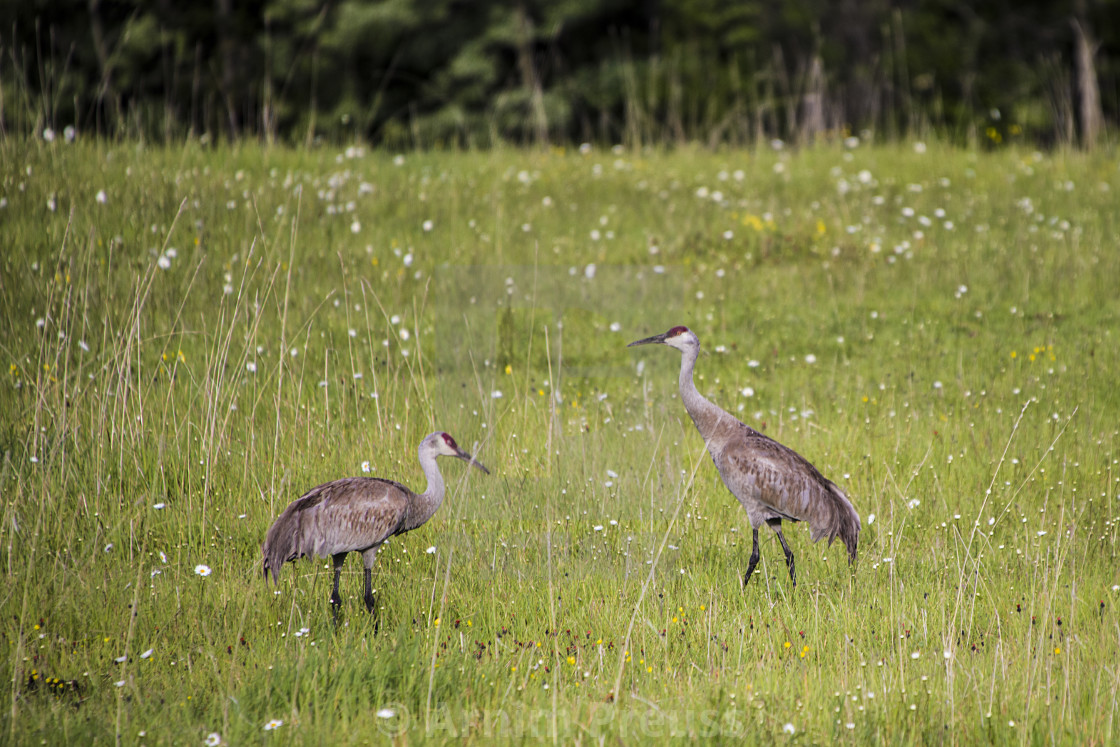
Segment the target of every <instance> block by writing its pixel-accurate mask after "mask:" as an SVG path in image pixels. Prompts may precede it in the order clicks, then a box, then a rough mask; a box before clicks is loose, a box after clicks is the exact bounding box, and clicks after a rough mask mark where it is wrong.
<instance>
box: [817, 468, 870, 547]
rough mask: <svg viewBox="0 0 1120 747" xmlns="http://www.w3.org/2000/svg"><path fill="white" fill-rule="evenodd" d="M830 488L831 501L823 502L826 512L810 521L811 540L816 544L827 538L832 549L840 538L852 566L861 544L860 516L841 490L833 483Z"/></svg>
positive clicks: (821, 512) (819, 513)
mask: <svg viewBox="0 0 1120 747" xmlns="http://www.w3.org/2000/svg"><path fill="white" fill-rule="evenodd" d="M829 488H830V492H829V494H828V497H829V498H830V499H831V500H826V501H824V502H822V508H823V509H824V510H820V511H818V512H816V513H817V515H816V516H814V517H813V518H812V519H811V520H810V523H809V529H810V533H809V538H810V539H812V540H813V542H816V541H817V540H820V539H824V538H825V537H827V538H828V546H829V547H831V546H832V543H833V542H834V541H835V540H836V538H837V537H839V538H840V541H841V542H843V543H844V546H845V547H846V548H848V563H849V564H851V563H854V562H855V559H856V546H857V545H858V544H859V530H860V526H861V525H860V522H859V514H857V513H856V509H855V507H853V506H852V502H851V501H849V500H848V496H846V495H844V492H843V491H842V490H840V488H838V487H836V486H835V485H833V484H832V483H829Z"/></svg>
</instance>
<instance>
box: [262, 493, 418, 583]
mask: <svg viewBox="0 0 1120 747" xmlns="http://www.w3.org/2000/svg"><path fill="white" fill-rule="evenodd" d="M410 495H411V493H410V491H409V490H408V488H406V487H405V486H403V485H401V484H400V483H396V482H393V481H391V480H381V479H377V478H370V477H352V478H347V479H343V480H335V481H334V482H328V483H326V484H323V485H319V486H318V487H315V488H312V489H311V490H310V491H308V492H307V493H305V494H304V495H303V496H301V497H300V498H298V499H296V500H295V501H292V503H291V504H290V505H289V506H288V507H287V508H286V509H284V512H283V513H281V514H280V516H279V517H277V519H276V521H275V522H273V524H272V526H271V527H270V528H269V530H268V534H267V535H266V536H265V540H264V545H262V547H261V553H262V555H263V559H264V563H263V569H264V574H265V577H266V578H267V577H268V575H269V573H270V572H271V574H272V580H273V581H274V582H276V581H278V579H279V574H280V567H281V566H282V565H283V564H284V563H286V562H288V561H289V560H296V559H298V558H301V557H303V556H305V555H317V556H319V557H327V556H329V555H336V554H338V553H345V552H354V551H356V552H361V551H363V550H368V549H369V548H371V547H375V546H377V545H380V544H381V543H382V542H384V541H385V540H386V539H388V538H389V537H391V536H392V535H393V534H395V533H396V532H397V530H398V529H399V528H400V526H401V524H402V523H403V521H404V516H405V513H406V512H407V510H408V506H409V500H410Z"/></svg>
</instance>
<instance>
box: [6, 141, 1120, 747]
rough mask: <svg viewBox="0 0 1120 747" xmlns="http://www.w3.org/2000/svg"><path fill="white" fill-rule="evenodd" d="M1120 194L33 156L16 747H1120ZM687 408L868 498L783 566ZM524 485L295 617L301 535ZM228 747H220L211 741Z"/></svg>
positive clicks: (10, 295) (9, 465) (603, 170)
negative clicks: (716, 742) (342, 499)
mask: <svg viewBox="0 0 1120 747" xmlns="http://www.w3.org/2000/svg"><path fill="white" fill-rule="evenodd" d="M1118 191H1120V171H1118V162H1117V159H1116V156H1115V154H1108V155H1103V156H1102V155H1100V154H1095V155H1093V156H1084V155H1080V154H1074V153H1065V152H1059V153H1052V154H1040V153H1032V152H1030V151H1022V150H1002V151H997V152H988V153H977V152H970V151H962V150H956V149H951V148H948V147H945V146H940V145H937V144H933V143H931V144H929V145H928V147H926V146H923V147H914V146H913V144H908V145H900V146H882V147H862V146H861V147H856V148H840V147H821V148H818V149H811V150H805V151H800V152H790V151H787V150H782V151H772V150H760V151H757V152H747V151H732V152H722V153H712V152H708V151H702V150H679V151H676V152H672V153H662V152H641V153H635V152H629V151H622V150H617V149H616V150H615V151H613V152H610V151H592V152H590V153H577V152H570V151H569V152H566V151H563V150H560V149H554V150H551V151H549V152H533V153H530V152H520V151H508V150H499V151H495V152H489V153H473V154H468V153H426V154H421V153H417V154H405V155H403V156H401V155H394V154H391V153H384V152H378V151H366V150H364V149H362V148H359V147H354V148H348V149H345V150H335V149H329V148H323V149H318V150H287V149H282V148H266V147H263V146H258V145H253V144H240V145H236V146H221V147H211V148H206V147H201V146H199V145H196V144H187V145H182V146H177V147H169V148H153V147H148V146H144V145H141V144H137V143H114V144H109V143H103V142H92V141H83V140H81V139H79V140H78V142H76V143H73V144H67V143H63V142H53V143H46V142H42V141H17V140H14V139H7V140H3V141H0V205H2V207H0V243H2V245H3V247H4V251H3V253H2V259H0V291H2V292H0V310H2V315H0V355H2V356H3V364H4V367H5V368H7V369H8V370H7V372H6V373H4V374H3V375H4V377H5V379H4V381H3V382H2V383H0V449H2V451H3V457H4V458H3V464H2V466H0V494H2V495H3V504H2V506H0V572H2V573H3V575H4V577H5V584H4V585H3V590H2V591H0V630H2V632H3V636H4V643H5V646H6V650H5V652H4V656H3V658H2V660H0V661H2V664H0V667H2V670H3V673H4V676H3V681H4V682H5V683H7V688H8V697H7V701H8V703H7V707H6V709H5V711H6V714H7V718H6V719H5V720H4V721H3V728H4V730H5V731H6V734H5V740H6V741H8V742H11V743H33V742H39V741H42V740H45V741H46V742H48V743H60V742H62V741H66V742H69V741H79V742H94V741H107V740H114V739H120V740H122V741H124V742H127V743H140V742H143V743H153V744H155V743H171V742H175V743H191V742H203V741H204V740H206V739H207V738H208V735H210V734H211V733H214V732H216V733H217V734H218V735H219V738H220V739H221V740H222V741H223V742H225V743H229V744H244V743H254V742H261V741H268V740H271V739H277V738H279V739H282V740H284V741H293V742H316V743H318V742H328V743H332V744H336V743H337V744H350V743H365V742H368V741H371V740H375V739H381V738H382V735H385V736H388V737H396V738H399V739H400V740H401V741H405V740H407V741H408V742H410V743H411V742H428V741H433V742H434V741H448V740H449V739H451V738H455V737H461V738H466V739H467V740H469V741H474V742H476V743H481V742H489V741H491V740H493V739H503V740H506V741H525V740H532V739H542V740H543V739H550V740H564V741H565V742H569V741H577V740H578V741H587V742H590V741H595V742H598V741H601V740H603V739H606V740H609V741H613V740H615V739H620V740H622V741H624V742H629V741H639V740H644V739H647V738H668V737H674V738H680V739H682V740H683V739H693V738H697V737H727V738H732V737H738V736H749V737H751V738H752V739H757V740H759V741H764V742H770V741H787V740H788V741H809V742H822V741H831V740H839V741H842V742H862V743H866V742H869V741H872V740H876V741H882V742H883V743H890V744H896V743H907V742H908V743H924V742H938V743H944V742H951V743H952V742H961V743H976V742H981V741H983V742H992V743H997V744H1007V743H1023V742H1043V741H1046V742H1060V743H1088V742H1096V743H1100V742H1111V741H1114V740H1115V739H1116V734H1117V725H1116V723H1115V718H1116V716H1117V702H1118V700H1117V692H1118V689H1120V665H1118V663H1117V662H1118V661H1120V620H1118V617H1117V605H1118V602H1120V586H1118V584H1120V574H1118V572H1117V558H1116V552H1117V524H1118V522H1120V510H1118V502H1120V469H1118V466H1117V465H1118V464H1120V453H1118V440H1117V430H1118V429H1117V422H1118V421H1120V395H1118V394H1117V391H1118V390H1117V386H1116V375H1115V372H1116V371H1117V370H1118V368H1120V352H1118V345H1117V343H1118V340H1117V334H1118V330H1120V325H1118V321H1120V319H1118V317H1120V301H1118V300H1117V292H1116V288H1117V287H1118V284H1120V253H1118V252H1117V250H1116V245H1115V241H1116V236H1117V235H1118V233H1120V227H1118V225H1117V217H1116V216H1117V212H1116V210H1115V200H1116V198H1115V195H1116V193H1117V192H1118ZM675 324H686V325H688V326H690V327H691V328H692V329H693V330H695V331H696V332H697V334H698V335H699V337H700V339H701V343H702V345H703V348H704V351H705V352H704V355H703V356H702V357H701V360H700V362H699V363H698V365H697V386H698V388H699V389H700V390H701V391H702V392H703V393H705V394H706V395H707V396H708V397H709V398H710V399H712V400H713V401H714V402H715V403H717V404H718V405H720V406H722V407H723V408H725V409H727V410H729V411H731V412H732V413H734V414H736V415H737V416H738V417H740V418H741V419H742V420H744V421H745V422H747V423H748V424H750V425H752V426H754V427H755V428H758V429H760V430H763V431H764V432H766V433H767V434H769V435H771V436H773V437H775V438H777V439H779V440H781V441H783V442H784V443H786V444H788V445H790V446H792V447H793V448H795V449H797V450H798V451H799V452H801V453H802V454H804V455H805V456H806V457H807V458H809V459H810V460H811V461H813V462H814V463H815V464H816V465H817V466H818V467H819V468H820V469H821V470H822V471H823V472H824V473H825V474H826V475H828V476H830V477H831V478H832V479H834V480H835V481H836V482H838V483H839V484H840V485H841V487H842V488H844V489H845V490H846V491H847V492H848V494H849V495H850V496H851V498H852V501H853V503H854V504H855V506H856V508H857V510H858V511H859V513H860V515H861V517H862V520H863V531H862V534H861V536H860V547H859V560H858V562H857V563H856V565H855V567H854V569H851V570H850V569H849V567H848V564H847V562H846V558H845V553H844V551H843V548H842V547H840V546H839V545H835V546H833V547H831V548H830V547H826V546H825V545H824V544H823V543H822V544H820V545H812V544H810V542H809V539H808V531H807V529H806V528H805V527H803V526H801V525H792V526H789V527H788V528H787V530H786V535H787V537H788V539H789V541H790V544H791V547H792V549H793V551H794V553H795V554H796V557H797V563H798V571H799V573H798V575H799V578H800V580H801V584H800V585H799V586H798V588H797V589H796V590H793V589H791V588H790V586H789V579H788V576H787V575H786V571H785V565H784V562H783V559H782V555H781V552H780V548H779V546H778V544H777V542H776V539H775V538H774V537H772V536H770V535H769V533H765V532H764V533H763V535H762V538H763V542H762V561H761V564H760V568H761V570H762V572H761V573H760V574H759V575H758V576H756V578H755V579H754V580H753V581H752V582H751V584H750V586H748V587H747V588H745V589H744V588H743V586H742V580H741V579H742V573H743V571H744V570H745V567H746V562H747V556H748V555H749V552H750V527H749V524H748V523H747V521H746V517H745V514H744V513H743V511H742V509H741V508H740V507H739V505H738V504H737V502H736V501H735V499H734V498H733V497H732V496H731V495H730V494H729V493H728V492H727V490H726V489H725V488H724V487H723V485H722V483H721V482H720V479H719V476H718V474H717V473H716V471H715V469H714V467H713V466H712V464H711V462H710V459H708V457H707V455H706V453H705V451H704V447H703V442H702V441H701V439H700V437H699V436H698V435H697V434H696V432H695V429H694V428H693V426H692V424H691V422H690V421H689V420H688V418H687V416H686V414H685V412H684V409H683V407H682V406H681V404H680V402H679V400H678V398H677V396H676V373H677V367H678V366H679V356H678V355H677V354H676V353H675V352H674V351H666V350H663V349H660V348H654V349H650V348H642V349H636V350H627V349H626V347H625V345H626V343H628V342H630V341H632V340H634V339H637V338H639V337H644V336H647V335H650V334H655V333H658V332H662V331H664V330H665V329H668V328H669V327H670V326H672V325H675ZM436 429H439V430H446V431H448V432H450V433H451V434H452V435H454V436H455V437H456V439H458V440H459V442H460V443H461V444H462V445H463V446H464V447H465V448H467V449H468V450H469V451H471V452H472V453H474V454H476V455H477V456H478V457H479V459H480V460H482V461H483V462H485V463H486V464H487V465H488V466H489V467H490V468H491V470H492V471H493V473H494V474H492V475H490V476H488V477H487V476H484V475H482V474H481V473H478V472H476V471H474V470H470V469H468V468H467V467H466V465H463V464H461V463H459V462H451V463H445V464H443V465H442V467H443V472H444V475H445V476H446V477H447V478H448V484H449V491H448V497H447V499H446V501H445V504H444V505H443V507H442V508H441V509H440V510H439V512H438V513H437V514H436V516H435V517H434V518H433V519H432V520H431V521H430V522H429V523H428V524H427V525H426V526H424V527H423V528H422V529H420V530H418V531H416V532H413V533H410V534H408V535H407V536H404V537H401V538H396V539H393V540H392V541H390V542H389V543H388V544H387V545H386V546H385V547H384V548H383V550H382V552H381V554H380V558H379V562H378V566H377V569H376V571H375V583H374V586H375V587H376V589H377V597H378V599H379V600H380V610H379V616H378V620H379V623H378V627H377V628H376V632H375V626H374V623H373V621H372V620H371V619H370V618H369V616H368V615H367V614H366V613H365V611H364V606H363V605H362V604H361V600H360V595H361V573H360V563H359V562H358V561H357V558H351V559H350V560H349V561H348V563H347V565H346V569H345V570H346V572H345V574H344V577H343V587H342V592H343V597H344V605H343V609H342V614H341V618H340V624H339V625H338V627H337V628H335V627H333V626H332V625H331V616H330V610H329V606H328V604H327V597H328V594H329V592H330V572H329V569H328V566H329V563H328V561H325V560H316V561H314V562H310V561H306V560H305V561H301V562H299V563H294V564H289V565H287V566H285V568H284V569H283V571H282V574H281V581H280V585H279V588H273V587H271V586H267V585H266V584H265V582H264V581H263V579H262V574H261V565H260V549H259V547H260V542H261V541H262V539H263V537H264V533H265V530H266V529H267V527H268V526H269V524H270V522H271V521H272V519H273V518H274V517H275V516H276V515H277V514H278V513H279V512H280V511H281V510H282V509H283V508H284V507H285V506H286V505H287V504H288V503H289V502H290V501H291V500H293V499H295V498H296V497H298V496H299V495H300V494H301V493H302V492H303V491H305V490H307V489H308V488H310V487H312V486H314V485H316V484H319V483H321V482H324V481H327V480H331V479H334V478H338V477H343V476H348V475H360V474H363V463H366V462H368V466H369V470H370V473H371V474H374V475H381V476H387V477H391V478H393V479H397V480H400V481H402V482H405V483H406V484H408V485H410V486H412V487H414V488H417V489H419V488H422V487H423V485H422V480H423V476H422V474H421V473H420V469H419V466H418V464H417V462H416V448H417V445H418V444H419V441H420V440H421V438H422V437H423V436H424V435H425V434H426V433H428V432H430V431H432V430H436ZM212 741H213V738H211V742H212Z"/></svg>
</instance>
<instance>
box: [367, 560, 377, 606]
mask: <svg viewBox="0 0 1120 747" xmlns="http://www.w3.org/2000/svg"><path fill="white" fill-rule="evenodd" d="M365 599H366V610H368V611H369V613H370V614H373V611H374V609H376V608H377V602H376V601H374V598H373V569H372V568H366V597H365Z"/></svg>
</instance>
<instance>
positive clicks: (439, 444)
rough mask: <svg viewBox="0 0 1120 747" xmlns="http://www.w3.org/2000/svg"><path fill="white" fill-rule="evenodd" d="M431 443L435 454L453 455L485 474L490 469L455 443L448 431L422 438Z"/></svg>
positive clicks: (488, 472)
mask: <svg viewBox="0 0 1120 747" xmlns="http://www.w3.org/2000/svg"><path fill="white" fill-rule="evenodd" d="M424 441H425V442H428V443H430V444H431V445H432V447H433V448H434V450H435V452H436V456H453V457H458V458H459V459H462V460H463V461H464V462H467V463H468V464H473V465H474V466H475V467H478V468H479V469H480V470H482V471H483V472H485V473H486V474H490V470H488V469H486V467H484V466H483V465H482V462H479V461H475V458H474V457H472V456H471V455H470V454H468V453H467V452H465V451H463V450H462V449H460V448H459V444H457V443H455V439H453V438H452V437H451V434H450V433H443V432H436V433H433V434H432V435H430V436H428V437H427V438H426V439H424Z"/></svg>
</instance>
